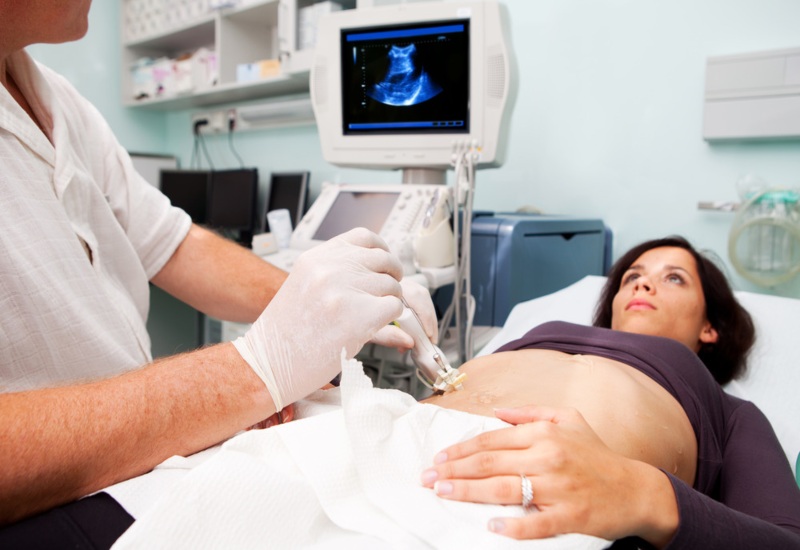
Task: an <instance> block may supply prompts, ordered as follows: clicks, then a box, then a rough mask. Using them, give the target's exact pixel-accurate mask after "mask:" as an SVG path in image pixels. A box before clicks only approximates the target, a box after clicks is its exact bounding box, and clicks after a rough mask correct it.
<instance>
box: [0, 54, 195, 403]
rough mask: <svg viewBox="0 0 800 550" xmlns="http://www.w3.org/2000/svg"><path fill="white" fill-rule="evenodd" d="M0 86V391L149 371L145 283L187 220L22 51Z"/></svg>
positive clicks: (105, 129)
mask: <svg viewBox="0 0 800 550" xmlns="http://www.w3.org/2000/svg"><path fill="white" fill-rule="evenodd" d="M8 69H9V71H10V73H11V75H12V76H13V78H14V80H15V81H16V83H17V85H18V86H19V88H20V89H21V90H22V91H23V93H24V94H25V96H26V98H27V99H28V101H29V103H30V105H31V108H32V109H33V110H34V112H35V113H36V115H37V117H38V118H39V120H40V122H41V123H42V125H43V126H44V129H45V131H47V132H48V134H49V136H50V140H48V138H47V136H45V135H44V134H43V133H42V131H41V130H40V129H39V127H38V126H37V125H36V124H35V123H34V121H33V120H31V118H30V117H29V116H28V114H27V113H26V112H25V111H24V110H23V109H22V108H21V107H20V106H19V105H18V104H17V103H16V101H15V100H14V99H13V97H12V96H11V94H10V93H9V92H8V91H7V90H6V89H5V88H4V87H2V86H0V391H2V392H8V391H20V390H26V389H33V388H39V387H44V386H52V385H61V384H64V383H70V382H78V381H83V380H89V379H96V378H98V377H108V376H110V375H114V374H118V373H121V372H125V371H127V370H130V369H133V368H135V367H138V366H140V365H143V364H144V363H146V362H148V361H150V359H151V355H150V338H149V336H148V334H147V330H146V324H145V323H146V319H147V313H148V308H149V286H148V281H149V279H150V278H151V277H153V275H155V274H156V273H158V272H159V270H160V269H161V268H162V267H163V266H164V264H165V263H166V262H167V260H169V258H170V257H171V256H172V254H173V252H174V251H175V250H176V249H177V247H178V245H179V244H180V243H181V242H182V241H183V239H184V238H185V236H186V234H187V233H188V231H189V228H190V226H191V220H190V219H189V217H188V215H186V214H185V213H184V212H183V211H181V210H179V209H176V208H173V207H172V206H170V203H169V200H168V199H167V198H166V197H165V196H164V195H162V194H161V193H160V192H159V191H158V190H157V189H156V188H154V187H153V186H151V185H149V184H148V183H147V182H146V181H145V180H144V179H143V178H142V177H141V176H139V174H138V173H136V171H135V169H134V168H133V166H132V163H131V160H130V157H129V156H128V154H127V153H126V151H125V150H124V149H123V148H122V147H121V146H120V144H119V143H118V142H117V140H116V138H115V137H114V135H113V133H112V131H111V129H110V128H109V126H108V125H107V123H106V122H105V120H104V119H103V118H102V116H101V115H100V113H99V112H98V111H97V110H96V109H95V108H94V107H92V106H91V105H90V104H89V102H88V101H86V100H85V99H84V98H82V97H81V96H80V95H79V94H78V92H77V91H76V90H75V89H74V88H73V87H72V86H71V85H70V84H69V83H68V82H67V81H66V80H65V79H64V78H63V77H61V76H59V75H57V74H56V73H54V72H53V71H51V70H49V69H47V68H46V67H43V66H41V65H39V64H37V63H36V62H34V61H33V60H32V59H31V58H30V57H29V56H28V54H27V53H25V52H20V53H17V54H15V55H13V56H12V57H11V58H10V59H9V66H8Z"/></svg>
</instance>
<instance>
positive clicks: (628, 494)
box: [422, 406, 678, 546]
mask: <svg viewBox="0 0 800 550" xmlns="http://www.w3.org/2000/svg"><path fill="white" fill-rule="evenodd" d="M495 414H496V415H497V417H498V418H500V419H501V420H505V421H506V422H509V423H511V424H516V426H514V427H511V428H504V429H499V430H495V431H491V432H486V433H483V434H480V435H478V436H476V437H474V438H472V439H469V440H467V441H464V442H462V443H458V444H456V445H453V446H451V447H449V448H447V449H445V450H444V451H442V452H441V453H439V454H438V455H437V456H436V458H435V459H434V462H435V464H434V466H433V467H432V468H430V469H428V470H426V471H425V472H423V473H422V482H423V485H426V486H428V487H433V489H434V491H435V492H436V493H437V494H438V495H439V496H441V497H442V498H446V499H452V500H462V501H469V502H484V503H494V504H520V503H521V502H522V478H521V475H520V474H524V475H525V476H526V477H527V478H528V480H529V481H530V484H531V488H532V489H533V501H532V504H533V505H534V506H535V508H536V509H538V511H535V510H532V511H531V512H530V513H527V514H526V515H524V516H523V517H515V518H495V519H493V520H491V521H490V522H489V529H490V530H492V531H494V532H496V533H498V534H501V535H505V536H509V537H512V538H516V539H536V538H544V537H551V536H555V535H558V534H563V533H583V534H587V535H594V536H597V537H600V538H604V539H607V540H616V539H620V538H624V537H627V536H640V537H642V538H643V539H645V540H647V541H648V542H650V543H652V544H654V545H656V546H663V545H665V544H666V543H667V542H669V540H670V539H671V538H672V536H673V535H674V533H675V531H676V530H677V525H678V510H677V502H676V500H675V494H674V491H673V489H672V485H671V483H670V481H669V478H667V476H666V475H665V474H664V473H663V472H661V471H660V470H658V469H657V468H654V467H652V466H650V465H648V464H645V463H644V462H639V461H636V460H632V459H629V458H626V457H624V456H622V455H620V454H618V453H615V452H613V451H612V450H611V449H609V448H608V447H607V446H606V445H605V443H603V441H601V440H600V438H599V437H598V436H597V434H596V433H595V432H594V430H592V428H591V427H590V426H589V424H588V423H587V422H586V420H585V419H584V418H583V416H582V415H581V414H580V413H579V412H578V411H576V410H574V409H559V408H549V407H535V406H529V407H520V408H516V409H497V410H495Z"/></svg>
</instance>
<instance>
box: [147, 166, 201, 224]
mask: <svg viewBox="0 0 800 550" xmlns="http://www.w3.org/2000/svg"><path fill="white" fill-rule="evenodd" d="M159 179H160V181H159V187H160V188H161V192H162V193H164V194H165V195H166V196H167V198H168V199H169V200H170V202H171V203H172V206H177V207H178V208H181V209H183V210H184V211H185V212H186V213H187V214H189V216H191V217H192V221H193V222H194V223H197V224H204V223H206V217H207V213H208V190H209V188H210V185H211V172H209V171H208V170H164V169H162V170H161V173H160V176H159Z"/></svg>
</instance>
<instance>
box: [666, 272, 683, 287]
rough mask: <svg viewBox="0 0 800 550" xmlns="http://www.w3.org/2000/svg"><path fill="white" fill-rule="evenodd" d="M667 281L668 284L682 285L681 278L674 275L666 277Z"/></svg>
mask: <svg viewBox="0 0 800 550" xmlns="http://www.w3.org/2000/svg"><path fill="white" fill-rule="evenodd" d="M667 281H668V282H670V283H677V284H681V283H683V277H681V276H680V275H678V274H676V273H672V274H670V275H667Z"/></svg>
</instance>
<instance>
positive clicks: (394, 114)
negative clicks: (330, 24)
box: [341, 19, 470, 135]
mask: <svg viewBox="0 0 800 550" xmlns="http://www.w3.org/2000/svg"><path fill="white" fill-rule="evenodd" d="M469 49H470V45H469V21H468V20H466V19H465V20H456V21H441V22H432V23H423V24H403V25H393V26H386V27H372V28H364V29H353V30H343V31H342V49H341V56H342V57H341V59H342V131H343V132H344V133H345V134H350V135H353V134H398V133H405V134H413V133H468V132H469V96H470V90H469V63H470V57H469Z"/></svg>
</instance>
